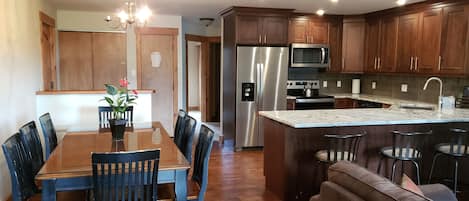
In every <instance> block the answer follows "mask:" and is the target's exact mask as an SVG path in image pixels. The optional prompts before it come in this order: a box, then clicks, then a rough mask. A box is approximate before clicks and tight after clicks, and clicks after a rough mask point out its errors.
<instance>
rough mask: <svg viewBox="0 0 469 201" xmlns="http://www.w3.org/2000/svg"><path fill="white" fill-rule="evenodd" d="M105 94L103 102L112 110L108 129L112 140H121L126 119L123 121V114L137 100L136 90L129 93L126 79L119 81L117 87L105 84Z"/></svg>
mask: <svg viewBox="0 0 469 201" xmlns="http://www.w3.org/2000/svg"><path fill="white" fill-rule="evenodd" d="M104 86H105V87H106V93H107V94H108V96H105V97H104V99H103V100H105V101H106V102H107V103H108V104H109V107H111V109H112V114H111V117H112V118H111V119H109V127H110V128H111V133H112V138H113V139H114V140H122V139H123V138H124V132H125V125H126V124H127V119H124V113H125V111H126V110H127V108H128V107H129V106H131V105H134V104H135V100H137V98H138V92H137V90H132V93H129V89H128V86H129V82H128V81H127V79H125V78H124V79H121V80H119V87H116V86H114V85H112V84H105V85H104Z"/></svg>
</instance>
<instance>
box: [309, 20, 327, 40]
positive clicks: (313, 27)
mask: <svg viewBox="0 0 469 201" xmlns="http://www.w3.org/2000/svg"><path fill="white" fill-rule="evenodd" d="M307 38H308V43H313V44H328V42H329V23H328V22H326V21H322V22H321V21H311V22H310V23H309V34H308V37H307Z"/></svg>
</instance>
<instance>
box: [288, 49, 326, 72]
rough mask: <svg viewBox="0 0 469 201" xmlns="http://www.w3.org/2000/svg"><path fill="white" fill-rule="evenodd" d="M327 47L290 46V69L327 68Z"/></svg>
mask: <svg viewBox="0 0 469 201" xmlns="http://www.w3.org/2000/svg"><path fill="white" fill-rule="evenodd" d="M329 65H330V58H329V46H328V45H321V44H301V43H293V44H291V46H290V67H311V68H328V67H329Z"/></svg>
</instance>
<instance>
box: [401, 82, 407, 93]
mask: <svg viewBox="0 0 469 201" xmlns="http://www.w3.org/2000/svg"><path fill="white" fill-rule="evenodd" d="M407 87H408V86H407V84H401V92H407Z"/></svg>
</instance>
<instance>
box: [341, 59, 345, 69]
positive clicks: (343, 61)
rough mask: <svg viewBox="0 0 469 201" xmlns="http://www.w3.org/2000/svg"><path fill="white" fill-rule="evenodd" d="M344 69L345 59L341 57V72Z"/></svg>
mask: <svg viewBox="0 0 469 201" xmlns="http://www.w3.org/2000/svg"><path fill="white" fill-rule="evenodd" d="M344 68H345V58H343V57H342V70H344Z"/></svg>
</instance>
